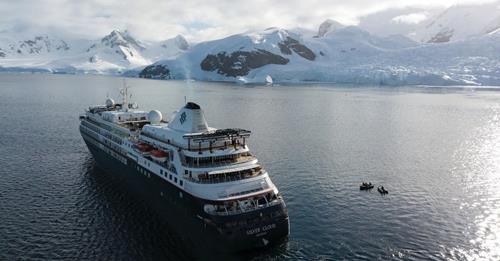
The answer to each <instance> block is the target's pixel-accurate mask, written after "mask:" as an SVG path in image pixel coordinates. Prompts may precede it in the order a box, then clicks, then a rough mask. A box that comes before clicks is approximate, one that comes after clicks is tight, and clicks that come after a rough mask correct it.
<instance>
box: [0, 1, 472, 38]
mask: <svg viewBox="0 0 500 261" xmlns="http://www.w3.org/2000/svg"><path fill="white" fill-rule="evenodd" d="M477 2H478V1H477V0H476V1H474V0H464V1H459V2H458V3H477ZM452 4H457V1H456V0H441V1H430V0H379V1H373V0H351V1H344V0H329V1H325V0H308V1H303V0H269V1H266V0H254V1H241V0H141V1H135V0H87V1H80V0H39V1H31V0H16V1H10V0H0V31H5V30H10V31H18V32H21V31H25V32H30V33H36V32H39V31H43V32H47V31H50V32H52V31H57V32H59V33H62V34H67V35H72V36H75V37H82V38H95V39H97V38H100V37H102V36H103V35H105V34H107V33H109V32H110V31H111V30H113V29H128V30H129V31H130V32H131V33H132V34H133V35H135V36H137V37H138V38H140V39H145V40H162V39H166V38H170V37H174V36H175V35H177V34H182V35H184V36H186V37H187V38H188V40H191V41H201V40H210V39H216V38H220V37H223V36H227V35H230V34H234V33H239V32H243V31H247V30H251V29H263V28H267V27H271V26H277V27H285V28H293V27H303V28H308V29H314V30H315V29H316V28H317V26H318V25H319V24H320V23H321V22H322V21H324V20H326V19H327V18H332V19H335V20H337V21H340V22H342V23H346V24H356V23H357V22H358V21H359V18H360V17H361V16H363V15H366V14H370V13H374V12H379V11H382V10H386V9H389V8H403V7H409V6H413V7H436V6H440V7H445V6H449V5H452ZM419 18H421V17H419V16H418V15H413V16H411V15H410V16H406V17H401V18H399V21H401V22H409V21H416V20H418V19H419Z"/></svg>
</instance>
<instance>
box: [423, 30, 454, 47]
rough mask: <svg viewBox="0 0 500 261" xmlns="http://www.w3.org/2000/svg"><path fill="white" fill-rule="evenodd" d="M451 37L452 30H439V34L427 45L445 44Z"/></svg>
mask: <svg viewBox="0 0 500 261" xmlns="http://www.w3.org/2000/svg"><path fill="white" fill-rule="evenodd" d="M452 36H453V29H448V28H445V29H443V30H441V31H440V32H439V33H437V34H436V35H434V36H433V37H432V38H431V39H430V40H429V41H427V42H428V43H447V42H449V41H450V39H451V37H452Z"/></svg>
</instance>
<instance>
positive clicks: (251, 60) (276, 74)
mask: <svg viewBox="0 0 500 261" xmlns="http://www.w3.org/2000/svg"><path fill="white" fill-rule="evenodd" d="M499 40H500V33H492V34H489V35H485V36H483V37H481V38H479V39H477V38H473V39H470V40H464V41H458V42H451V43H445V44H423V43H418V42H415V41H413V40H411V39H409V38H407V37H404V36H401V35H392V36H387V37H378V36H375V35H372V34H370V33H368V32H366V31H364V30H362V29H360V28H359V27H356V26H346V27H339V28H337V29H335V30H332V31H331V32H327V33H325V34H324V35H323V36H322V37H308V38H306V37H302V36H301V35H299V34H296V33H293V32H290V31H287V30H284V29H277V28H271V29H268V30H264V31H261V32H252V33H245V34H237V35H233V36H230V37H227V38H224V39H220V40H216V41H209V42H204V43H200V44H198V45H195V46H194V47H192V49H191V50H190V51H188V52H186V53H184V54H182V55H181V56H179V57H177V58H176V59H169V60H163V61H159V62H157V63H154V64H152V65H150V66H147V67H146V68H145V69H144V70H142V71H141V72H139V73H138V76H139V77H144V78H159V79H187V78H189V79H195V80H210V81H235V82H243V83H250V82H260V83H263V82H265V78H266V76H267V75H270V76H271V77H272V78H273V80H274V82H275V83H276V82H304V81H307V82H310V81H314V82H336V83H361V84H389V85H398V84H431V85H432V84H437V85H449V84H459V85H460V84H465V85H480V84H500V70H498V69H497V68H498V65H500V41H499Z"/></svg>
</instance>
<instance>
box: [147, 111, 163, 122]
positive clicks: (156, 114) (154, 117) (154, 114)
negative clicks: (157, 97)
mask: <svg viewBox="0 0 500 261" xmlns="http://www.w3.org/2000/svg"><path fill="white" fill-rule="evenodd" d="M161 119H162V115H161V112H160V111H158V110H152V111H150V112H149V113H148V120H149V121H150V122H151V124H159V123H160V122H161Z"/></svg>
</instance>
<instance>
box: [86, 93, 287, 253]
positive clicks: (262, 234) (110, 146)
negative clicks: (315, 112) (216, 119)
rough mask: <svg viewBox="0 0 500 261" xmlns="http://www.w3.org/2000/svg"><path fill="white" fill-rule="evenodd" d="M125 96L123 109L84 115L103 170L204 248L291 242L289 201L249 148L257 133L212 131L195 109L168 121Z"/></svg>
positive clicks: (96, 109)
mask: <svg viewBox="0 0 500 261" xmlns="http://www.w3.org/2000/svg"><path fill="white" fill-rule="evenodd" d="M120 93H121V94H122V99H121V101H120V103H115V101H114V100H113V99H110V98H108V99H107V100H106V102H105V104H104V105H97V106H91V107H89V108H88V109H87V110H85V113H83V114H81V115H80V133H81V135H82V138H83V140H84V141H85V143H86V144H87V146H88V149H89V150H90V152H91V153H92V155H93V157H94V159H95V161H96V162H97V164H98V165H99V166H100V167H102V168H103V169H105V170H106V172H107V173H109V174H112V175H120V176H121V177H123V178H122V179H121V180H123V182H124V183H126V184H127V188H131V189H133V191H134V192H138V193H139V194H140V196H141V197H143V199H144V200H146V201H147V202H148V203H151V205H152V206H153V207H154V209H155V210H157V212H158V213H159V214H160V216H165V217H166V218H168V220H169V221H170V222H171V223H172V222H173V223H174V224H170V225H172V226H173V227H176V228H177V229H178V230H179V231H181V232H180V233H182V231H193V229H194V230H196V231H198V232H199V233H198V234H197V236H196V239H197V240H198V241H200V242H209V241H211V242H217V245H218V246H220V249H217V251H223V252H226V251H227V252H237V251H242V250H249V249H254V248H259V247H265V246H268V245H272V244H274V243H276V242H280V241H281V240H282V239H283V238H286V237H287V235H288V234H289V229H290V225H289V218H288V213H287V209H286V206H285V202H284V200H283V198H282V196H281V194H280V193H279V191H278V188H277V187H276V186H275V185H274V184H273V182H272V181H271V179H270V177H269V174H268V172H267V171H266V170H265V169H264V168H263V167H262V166H261V165H260V164H259V161H258V159H257V158H256V157H255V156H254V155H252V153H251V152H250V150H249V148H248V144H247V143H248V139H249V137H250V134H251V132H250V131H248V130H244V129H239V128H231V129H215V128H211V127H209V126H208V125H207V122H206V120H205V116H204V112H203V110H202V109H201V108H200V106H199V105H198V104H196V103H193V102H187V103H186V102H185V106H183V107H182V108H181V109H180V110H179V111H178V112H175V113H174V115H173V116H172V118H171V119H170V120H169V121H167V120H165V119H163V117H162V114H161V112H159V111H158V110H151V111H142V110H139V109H138V106H137V104H136V103H132V102H129V101H128V99H127V98H128V97H127V96H128V87H124V88H123V89H121V91H120ZM188 228H189V229H188ZM186 233H187V232H186Z"/></svg>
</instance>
